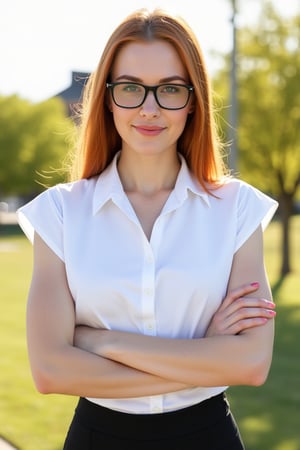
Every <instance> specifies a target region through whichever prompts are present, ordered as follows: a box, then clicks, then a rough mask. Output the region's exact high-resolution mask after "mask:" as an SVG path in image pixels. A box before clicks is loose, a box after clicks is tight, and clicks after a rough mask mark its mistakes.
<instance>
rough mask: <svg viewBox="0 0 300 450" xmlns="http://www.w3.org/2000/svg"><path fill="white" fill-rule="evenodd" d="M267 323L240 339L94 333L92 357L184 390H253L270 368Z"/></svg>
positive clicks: (236, 337) (241, 335) (270, 352)
mask: <svg viewBox="0 0 300 450" xmlns="http://www.w3.org/2000/svg"><path fill="white" fill-rule="evenodd" d="M272 322H273V321H269V322H268V323H267V324H265V325H264V326H262V327H260V330H259V331H257V330H255V333H253V332H252V330H250V331H249V332H247V333H245V334H239V335H233V336H230V335H229V336H213V337H210V338H202V339H191V340H190V339H189V340H186V339H183V340H181V339H165V338H159V337H149V336H143V335H137V334H130V333H122V332H114V331H112V332H111V331H107V332H105V331H100V333H102V337H101V339H100V341H101V344H100V345H99V348H98V353H99V354H102V355H103V356H105V357H106V358H110V359H112V360H114V361H118V362H120V363H123V364H126V365H128V366H130V367H133V368H135V369H138V370H141V371H146V372H148V373H151V374H153V375H156V376H159V377H162V378H166V379H169V380H173V381H176V382H180V383H184V384H188V385H194V386H219V385H240V384H249V385H259V384H261V383H263V382H264V381H265V378H266V376H267V373H268V370H269V367H270V363H271V355H272V350H271V349H272V345H271V343H270V339H271V338H270V336H271V335H272V327H273V324H272ZM263 328H265V329H264V330H263ZM105 333H106V334H105ZM267 335H268V336H269V337H268V339H267V340H264V338H265V337H266V336H267Z"/></svg>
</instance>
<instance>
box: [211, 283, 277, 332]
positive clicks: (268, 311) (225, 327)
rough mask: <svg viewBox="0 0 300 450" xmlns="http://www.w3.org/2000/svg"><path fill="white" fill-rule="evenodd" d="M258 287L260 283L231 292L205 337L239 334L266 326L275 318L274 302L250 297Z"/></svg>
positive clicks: (214, 316)
mask: <svg viewBox="0 0 300 450" xmlns="http://www.w3.org/2000/svg"><path fill="white" fill-rule="evenodd" d="M258 287H259V285H258V283H252V284H249V285H245V286H242V287H240V288H237V289H235V290H233V291H231V292H229V293H228V294H227V296H226V297H225V299H224V301H223V302H222V304H221V306H220V307H219V309H218V310H217V311H216V313H215V314H214V315H213V317H212V319H211V322H210V324H209V326H208V329H207V330H206V334H205V337H211V336H217V335H235V334H239V333H242V332H243V331H244V330H246V329H249V328H254V327H258V326H261V325H264V324H265V323H266V322H267V321H268V320H270V319H272V318H274V316H275V315H276V312H275V311H274V308H275V304H274V303H273V302H270V301H268V300H266V299H264V298H258V297H248V295H249V294H253V293H254V292H255V291H256V290H257V289H258Z"/></svg>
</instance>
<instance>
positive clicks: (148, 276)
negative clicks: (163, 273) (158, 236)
mask: <svg viewBox="0 0 300 450" xmlns="http://www.w3.org/2000/svg"><path fill="white" fill-rule="evenodd" d="M142 313H143V329H144V330H143V331H144V334H146V335H149V336H155V335H156V321H155V260H154V255H153V252H152V248H151V246H150V243H149V241H148V240H147V239H146V238H145V239H144V263H143V271H142Z"/></svg>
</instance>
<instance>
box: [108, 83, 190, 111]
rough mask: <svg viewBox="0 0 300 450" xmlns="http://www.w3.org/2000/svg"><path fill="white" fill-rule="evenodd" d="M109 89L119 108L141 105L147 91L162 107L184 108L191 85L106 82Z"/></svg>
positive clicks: (188, 97)
mask: <svg viewBox="0 0 300 450" xmlns="http://www.w3.org/2000/svg"><path fill="white" fill-rule="evenodd" d="M106 87H107V88H108V89H110V91H111V94H112V99H113V101H114V103H115V104H116V105H117V106H119V107H120V108H127V109H131V108H138V107H139V106H142V104H143V103H144V101H145V100H146V97H147V95H148V92H150V91H151V92H153V94H154V98H155V100H156V102H157V103H158V105H159V106H160V107H161V108H163V109H172V110H176V109H182V108H184V107H185V106H186V105H187V103H188V101H189V99H190V96H191V93H192V92H193V90H194V88H193V86H189V85H188V84H177V83H175V84H174V83H163V84H158V85H156V86H146V85H144V84H142V83H130V82H128V81H120V82H116V83H106Z"/></svg>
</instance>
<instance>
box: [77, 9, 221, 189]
mask: <svg viewBox="0 0 300 450" xmlns="http://www.w3.org/2000/svg"><path fill="white" fill-rule="evenodd" d="M151 40H165V41H168V42H169V43H171V44H172V45H173V46H174V48H175V49H176V51H177V53H178V55H179V57H180V58H181V60H182V63H183V64H184V66H185V68H186V70H187V72H188V74H189V78H190V83H191V84H192V85H193V86H194V94H193V95H194V99H193V101H194V109H193V113H192V114H189V116H188V119H187V123H186V126H185V129H184V131H183V133H182V135H181V137H180V138H179V141H178V147H177V150H178V151H179V152H180V153H181V154H182V155H183V156H184V157H185V159H186V161H187V164H188V166H189V168H190V170H191V171H192V173H193V174H194V175H195V176H196V178H197V179H198V180H199V182H200V184H201V185H202V186H203V187H204V189H205V190H207V183H209V184H216V183H218V182H219V181H220V180H221V179H222V178H223V176H224V174H225V168H224V164H223V159H222V152H221V150H222V145H221V142H220V140H219V136H218V133H217V130H216V125H215V121H214V116H213V107H212V99H211V92H210V84H209V80H208V76H207V70H206V67H205V63H204V60H203V55H202V51H201V49H200V46H199V43H198V41H197V38H196V36H195V34H194V33H193V31H192V30H191V29H190V27H189V26H188V24H187V23H186V22H185V21H184V20H183V19H182V18H180V17H174V16H172V15H170V14H168V13H166V12H165V11H162V10H161V9H156V10H154V11H153V12H150V11H148V10H146V9H141V10H139V11H136V12H135V13H133V14H131V15H130V16H128V17H127V18H126V19H125V20H124V21H123V22H122V23H121V24H120V25H119V26H118V27H117V28H116V30H115V31H114V32H113V34H112V35H111V37H110V39H109V40H108V42H107V44H106V47H105V48H104V51H103V54H102V56H101V59H100V61H99V65H98V67H97V69H96V70H95V72H94V73H93V74H92V75H91V76H90V78H89V80H88V82H87V85H86V87H85V90H84V96H83V103H82V111H81V114H80V115H81V117H80V126H79V140H78V146H77V153H76V157H75V159H74V162H73V167H72V179H81V178H90V177H92V176H95V175H98V174H100V173H101V172H102V171H103V170H104V169H105V168H106V167H107V166H108V165H109V164H110V162H111V161H112V159H113V157H114V155H115V154H116V152H117V151H119V150H120V149H121V138H120V136H119V134H118V132H117V130H116V128H115V126H114V122H113V117H112V114H111V112H110V110H109V108H108V102H107V95H108V94H107V89H106V83H107V81H109V80H110V72H111V68H112V65H113V63H114V59H115V57H116V55H117V53H118V50H119V49H120V48H121V47H122V46H123V45H124V44H126V43H129V42H137V41H143V42H145V41H151Z"/></svg>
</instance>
